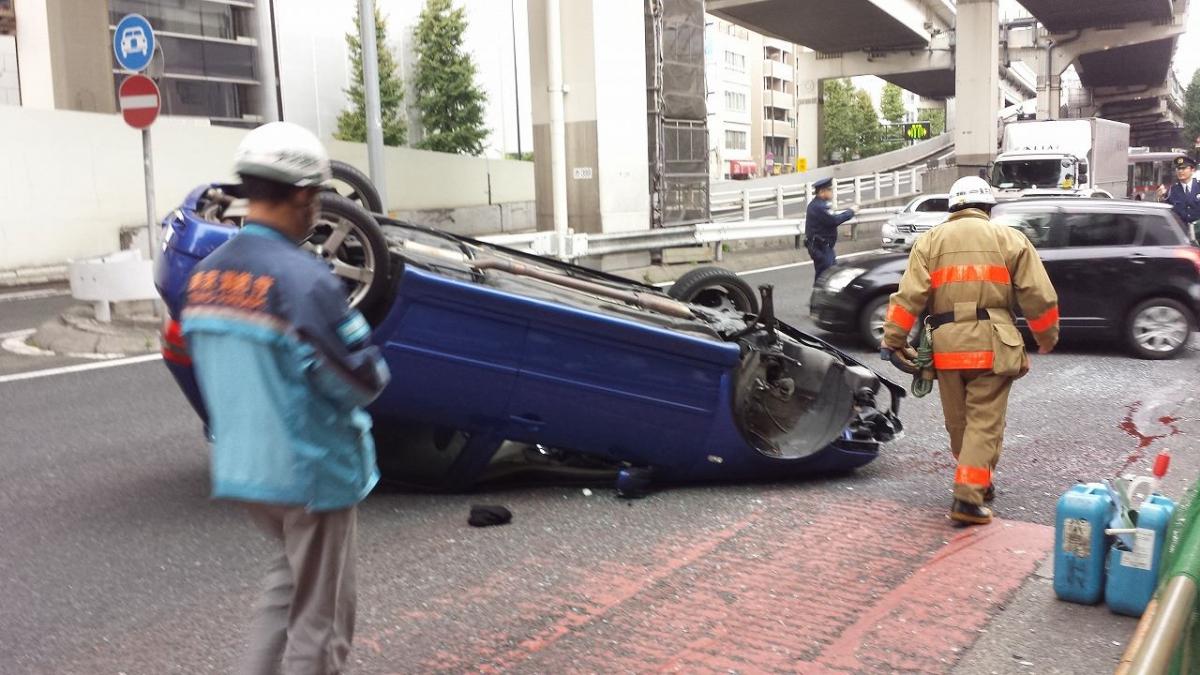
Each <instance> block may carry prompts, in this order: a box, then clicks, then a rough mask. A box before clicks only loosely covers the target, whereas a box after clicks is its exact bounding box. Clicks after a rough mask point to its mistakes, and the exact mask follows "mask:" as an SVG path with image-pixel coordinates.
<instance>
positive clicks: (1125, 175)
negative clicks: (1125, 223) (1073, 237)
mask: <svg viewBox="0 0 1200 675" xmlns="http://www.w3.org/2000/svg"><path fill="white" fill-rule="evenodd" d="M1128 182H1129V125H1128V124H1125V123H1122V122H1113V121H1112V120H1106V119H1101V118H1099V117H1088V118H1082V119H1067V120H1022V121H1017V122H1011V123H1009V124H1007V125H1005V127H1004V136H1003V140H1002V142H1001V146H1000V155H999V156H998V157H996V162H995V163H994V164H993V165H992V173H991V184H992V188H993V189H995V191H996V198H997V199H1000V200H1007V199H1017V198H1019V197H1030V196H1041V195H1060V196H1063V195H1072V196H1080V197H1114V196H1115V197H1124V196H1125V194H1126V193H1127V192H1128Z"/></svg>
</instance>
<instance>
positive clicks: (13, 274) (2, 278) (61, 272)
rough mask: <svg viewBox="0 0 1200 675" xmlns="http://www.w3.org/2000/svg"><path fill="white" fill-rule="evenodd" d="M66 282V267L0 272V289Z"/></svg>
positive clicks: (30, 268)
mask: <svg viewBox="0 0 1200 675" xmlns="http://www.w3.org/2000/svg"><path fill="white" fill-rule="evenodd" d="M66 280H67V266H66V265H48V266H44V267H25V268H21V269H15V270H0V288H18V287H21V286H36V285H38V284H49V283H54V282H58V281H66Z"/></svg>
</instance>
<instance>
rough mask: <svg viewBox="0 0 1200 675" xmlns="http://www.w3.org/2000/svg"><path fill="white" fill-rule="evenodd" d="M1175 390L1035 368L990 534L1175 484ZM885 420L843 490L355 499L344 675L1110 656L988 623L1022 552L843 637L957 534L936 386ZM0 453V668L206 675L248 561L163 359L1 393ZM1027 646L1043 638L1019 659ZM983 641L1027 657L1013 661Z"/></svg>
mask: <svg viewBox="0 0 1200 675" xmlns="http://www.w3.org/2000/svg"><path fill="white" fill-rule="evenodd" d="M811 276H812V271H811V267H793V268H788V269H784V270H778V271H774V272H768V273H760V274H752V275H749V276H748V278H749V279H750V280H751V281H752V282H753V283H773V284H775V285H776V288H777V291H776V298H777V301H778V302H779V303H780V304H779V307H778V310H779V312H780V314H781V315H782V318H784V319H785V320H788V321H791V322H794V323H796V324H798V325H801V326H806V325H808V322H807V319H806V318H805V315H806V307H805V302H806V299H807V295H808V285H809V284H810V282H811ZM39 302H42V303H43V304H41V305H38V306H22V304H21V303H16V304H13V303H10V304H7V305H0V321H2V322H5V323H0V326H3V330H9V329H11V330H17V329H18V328H21V327H32V326H34V325H36V322H32V321H29V319H33V318H36V317H33V316H31V315H29V314H30V313H32V314H36V313H38V312H45V311H47V310H48V309H50V308H51V305H52V304H53V303H51V304H45V301H39ZM21 312H26V314H24V315H23V314H20V313H21ZM47 318H48V317H47ZM22 324H28V326H25V325H22ZM3 330H0V332H3ZM834 339H835V341H836V342H838V344H841V345H843V346H845V347H846V348H847V349H850V350H851V351H854V352H855V353H858V354H860V355H862V356H863V358H865V359H871V358H872V357H871V355H870V354H869V353H867V352H866V351H865V350H863V349H861V348H860V347H859V346H858V345H856V344H854V343H853V342H848V341H845V340H842V339H840V338H834ZM868 363H869V364H870V365H872V366H874V365H875V364H876V363H877V361H870V360H868ZM6 367H7V368H9V371H8V372H13V370H12V368H14V366H11V364H10V365H9V366H6ZM30 367H31V366H28V365H26V366H22V368H24V369H26V370H28V369H29V368H30ZM897 375H898V374H897ZM1198 377H1200V354H1197V353H1196V351H1195V350H1193V351H1191V352H1189V353H1188V354H1187V355H1186V357H1185V358H1183V359H1181V360H1178V361H1173V362H1167V363H1153V362H1146V361H1135V360H1132V359H1130V358H1128V357H1126V356H1125V355H1124V354H1122V353H1120V352H1119V351H1117V350H1115V349H1114V348H1112V347H1109V346H1105V345H1073V346H1072V345H1067V346H1064V347H1063V348H1062V349H1060V350H1059V351H1058V352H1056V353H1055V354H1052V355H1049V356H1036V355H1035V356H1034V369H1033V372H1032V373H1031V374H1030V375H1029V376H1028V377H1027V378H1026V379H1024V380H1022V381H1021V382H1019V383H1017V386H1016V388H1015V389H1014V392H1013V396H1012V404H1011V409H1010V417H1009V424H1008V442H1007V444H1006V447H1005V455H1004V458H1003V460H1002V462H1001V466H1000V469H999V473H998V483H999V489H1000V496H999V498H998V501H997V502H996V505H997V509H998V511H999V513H1000V515H1001V516H1003V517H1004V518H1006V519H1009V520H1010V521H1012V522H1011V524H1010V525H1008V526H1005V525H997V526H994V529H993V530H991V531H992V532H1001V533H1004V532H1007V533H1008V534H1009V536H1010V537H1014V538H1016V540H1017V541H1018V543H1019V541H1020V537H1022V536H1028V537H1030V541H1031V542H1032V540H1033V538H1035V537H1040V538H1041V539H1039V541H1043V543H1042V544H1041V545H1042V546H1044V536H1045V528H1044V527H1042V528H1040V529H1038V526H1044V525H1048V524H1051V523H1052V520H1053V510H1054V502H1055V499H1056V498H1057V496H1058V495H1059V494H1060V493H1061V492H1062V491H1063V490H1064V489H1065V488H1066V487H1068V486H1069V485H1070V484H1072V483H1073V482H1074V481H1076V480H1079V479H1099V478H1103V477H1109V476H1114V475H1116V474H1118V473H1119V472H1121V471H1122V470H1124V469H1126V468H1127V467H1146V466H1148V462H1149V460H1150V459H1151V458H1152V454H1153V453H1154V452H1156V451H1157V450H1158V449H1160V448H1162V447H1170V448H1171V449H1172V450H1173V451H1174V452H1175V459H1174V468H1173V472H1172V478H1171V480H1172V483H1170V484H1169V485H1168V488H1169V489H1172V488H1173V489H1177V488H1178V485H1179V484H1180V483H1181V482H1182V480H1183V478H1184V477H1185V476H1186V477H1192V476H1195V475H1196V472H1197V468H1198V466H1200V461H1198V457H1197V455H1198V454H1200V453H1198V450H1200V449H1198V448H1197V444H1196V442H1195V440H1194V439H1195V437H1196V433H1197V432H1198V431H1200V428H1198V427H1200V425H1198V423H1197V420H1200V403H1198V402H1197V399H1196V396H1197V394H1196V386H1195V382H1196V381H1197V379H1198ZM903 415H904V419H905V421H906V424H907V428H908V432H907V434H906V436H905V437H904V438H903V439H901V440H899V441H897V442H895V443H893V444H891V445H890V446H888V447H887V448H886V449H885V451H884V452H883V454H882V455H881V457H880V459H879V460H877V461H876V462H874V463H873V464H871V465H869V466H868V467H866V468H864V469H862V470H860V471H859V472H857V473H856V474H854V475H850V476H841V477H835V478H824V479H818V480H809V481H797V482H790V483H783V484H771V483H768V484H748V485H747V484H743V485H711V486H698V487H686V488H674V489H668V490H663V491H661V492H658V493H656V494H654V495H653V496H651V497H648V498H646V499H643V500H639V501H635V502H623V501H619V500H617V499H615V498H613V497H612V495H611V493H610V491H609V490H607V489H604V488H597V489H596V490H595V491H594V493H593V494H591V495H590V496H589V495H585V494H584V493H583V492H582V491H581V490H580V489H579V488H577V487H576V488H560V487H541V488H536V489H523V490H510V491H502V492H494V493H490V494H486V495H425V494H408V493H396V492H380V493H377V494H375V495H372V496H371V498H369V499H368V500H367V501H366V502H365V503H364V505H363V507H362V512H361V522H360V530H359V537H360V539H359V542H360V572H359V622H358V633H357V640H356V644H355V651H354V654H353V658H354V660H355V669H354V672H359V673H389V672H462V671H467V670H472V671H484V672H487V671H493V672H494V671H504V670H508V671H515V672H566V671H568V670H571V671H576V672H587V671H607V672H625V671H632V670H644V669H646V668H654V669H660V670H667V671H674V672H705V671H710V672H715V671H722V672H724V671H730V670H731V671H739V672H741V671H754V670H756V669H757V670H781V671H782V670H790V671H792V672H813V671H811V670H808V669H807V665H806V664H808V663H809V662H810V661H813V660H822V659H823V660H824V661H822V662H823V663H843V664H845V663H850V664H851V665H843V666H840V667H839V669H837V672H863V673H866V672H884V671H887V670H897V669H902V668H907V669H910V670H917V671H929V672H950V671H951V670H952V669H954V668H955V667H957V668H958V669H959V670H960V671H962V672H1000V673H1007V672H1013V673H1017V672H1022V673H1025V672H1060V671H1059V670H1058V666H1056V665H1054V664H1055V663H1057V664H1066V669H1065V670H1062V671H1061V672H1071V671H1074V672H1092V671H1094V670H1103V669H1105V668H1111V665H1112V663H1113V659H1114V658H1115V656H1116V655H1119V654H1120V651H1121V649H1122V647H1121V646H1120V640H1121V639H1122V638H1121V635H1122V634H1124V635H1126V636H1127V634H1128V632H1129V631H1131V630H1132V622H1131V621H1129V620H1113V619H1110V618H1107V612H1106V610H1103V609H1098V608H1077V607H1076V606H1068V605H1061V604H1057V605H1053V607H1052V611H1054V612H1058V613H1059V614H1057V615H1055V616H1054V620H1053V621H1052V622H1051V623H1050V625H1046V621H1047V619H1046V612H1040V613H1039V612H1037V611H1030V612H1028V614H1029V615H1028V616H1025V615H1021V612H1019V611H1017V609H1016V605H1015V604H1012V605H1011V606H1012V607H1013V609H1011V610H1010V611H1008V612H1007V615H1006V612H1004V611H1003V610H1004V609H1005V606H1006V603H1017V601H1018V600H1020V598H1021V597H1022V596H1021V595H1020V594H1017V595H1014V593H1016V591H1015V590H1014V588H1015V587H1013V586H1012V583H1009V584H1008V586H1004V587H1001V584H1000V583H999V581H993V578H995V579H997V580H998V579H1000V578H1001V577H1002V576H1003V578H1004V579H1007V580H1008V582H1014V583H1018V584H1019V583H1021V582H1023V581H1024V579H1025V575H1026V574H1027V573H1028V572H1029V571H1030V569H1031V568H1029V566H1028V565H1026V566H1025V567H1020V569H1016V568H1014V570H1015V571H1013V572H1012V574H1009V575H1007V576H1004V575H1002V574H1001V571H1000V570H1001V568H1003V567H1004V564H1006V563H1009V562H1012V560H1010V559H1015V558H1016V557H1020V556H1021V555H1022V554H1023V553H1024V551H1022V550H1020V549H1023V548H1030V549H1032V548H1035V547H1034V546H1033V544H1031V545H1030V546H1029V547H1025V546H1019V545H1018V546H1008V548H1005V549H1004V551H1005V552H1006V554H1005V556H1003V557H1001V556H999V555H995V556H993V557H990V558H986V559H979V560H977V561H976V564H965V565H963V567H962V568H961V569H959V568H951V569H948V570H944V573H945V574H946V575H948V576H947V577H946V578H945V579H942V580H941V581H940V582H939V583H938V584H934V587H935V588H938V589H945V588H957V589H959V590H961V591H962V592H963V593H966V594H967V595H963V596H962V597H958V598H957V599H956V600H954V602H953V603H951V604H946V603H942V604H939V605H936V606H930V607H929V608H923V606H916V609H914V610H913V611H914V612H915V613H916V616H915V618H912V619H911V622H912V623H910V624H907V625H910V626H916V625H920V626H922V628H921V630H920V631H916V630H914V631H913V632H912V635H908V634H907V633H902V632H898V631H893V633H894V634H895V635H902V634H903V635H906V636H908V637H907V638H906V639H909V640H911V643H912V644H909V645H907V646H906V645H904V644H893V643H889V642H887V640H886V637H887V636H886V635H885V636H882V637H881V636H879V635H875V634H873V633H870V632H862V633H859V632H856V630H855V629H854V627H855V626H857V625H858V624H856V623H855V621H856V620H857V617H859V616H860V615H862V614H863V613H864V612H867V610H866V609H865V608H867V607H871V608H873V609H871V611H874V612H877V613H879V612H884V610H885V609H886V608H887V607H892V608H893V610H889V611H893V614H894V613H895V612H897V611H901V610H902V609H904V608H910V609H911V608H913V607H914V604H913V603H914V602H916V601H917V600H920V599H921V598H923V597H925V595H928V594H929V593H932V592H933V591H930V590H928V589H926V590H925V591H920V590H919V589H918V590H916V591H914V590H912V588H910V587H911V586H912V584H911V583H909V582H905V579H909V580H910V582H911V580H912V579H919V578H923V577H922V575H921V573H922V572H923V571H924V569H925V567H923V566H922V565H924V563H923V561H929V560H933V559H934V558H935V557H936V556H937V555H940V554H939V553H938V552H939V551H942V550H944V547H946V546H953V545H955V542H956V541H958V540H957V539H955V536H956V533H955V531H954V530H952V529H951V528H950V527H949V526H948V525H946V524H945V521H944V511H945V509H946V508H947V507H948V505H949V489H950V481H951V476H952V471H953V468H952V466H953V464H952V461H951V459H950V457H949V454H948V451H947V450H946V449H945V448H946V440H945V434H944V431H943V430H942V426H941V418H940V412H939V408H938V404H937V401H936V396H935V397H930V398H927V399H922V400H912V399H910V400H908V401H906V402H905V405H904V408H903ZM0 461H2V462H3V466H4V470H3V471H2V472H0V542H2V545H0V598H3V601H2V602H0V663H3V664H4V665H3V666H2V667H0V670H2V671H4V672H13V673H129V674H130V675H132V674H134V673H225V672H229V671H230V668H231V664H232V662H233V659H234V658H235V655H236V653H237V652H238V650H239V649H240V646H241V640H242V634H243V631H244V628H245V625H246V621H247V617H248V615H249V609H250V607H251V606H252V604H253V602H254V599H255V597H256V591H257V587H258V583H259V582H258V580H259V576H260V574H261V572H262V571H264V565H265V561H266V559H267V556H268V555H269V549H268V547H267V546H266V544H265V542H263V541H262V540H261V539H260V538H259V536H258V535H257V534H255V533H254V532H253V531H252V529H251V528H250V527H249V525H248V524H247V522H246V521H245V518H244V517H243V515H242V514H241V513H239V511H238V509H237V508H236V507H234V506H231V505H228V504H220V503H213V502H211V501H209V500H208V499H207V489H208V485H207V459H206V450H205V446H204V442H203V440H202V437H201V433H200V427H199V424H198V423H197V421H196V420H195V419H194V417H193V415H192V413H191V411H190V410H189V409H188V407H187V404H186V403H185V402H184V399H183V397H182V395H180V394H179V393H178V391H177V390H176V389H175V386H174V384H173V383H172V382H171V380H170V378H169V376H168V375H167V373H166V371H165V369H164V368H163V367H162V365H161V364H159V363H144V364H139V365H127V366H121V367H115V368H111V369H103V370H92V371H87V372H79V373H71V374H64V375H56V376H50V377H44V378H37V379H28V380H23V381H14V382H3V381H0ZM481 502H482V503H499V504H504V505H506V506H508V507H509V508H510V509H512V511H513V512H514V514H515V519H514V522H513V523H512V524H510V525H508V526H505V527H503V528H492V529H487V530H475V529H471V528H468V527H467V526H466V517H467V512H468V508H469V506H470V505H471V504H473V503H481ZM1023 523H1031V524H1034V525H1028V526H1026V525H1023ZM1004 528H1008V529H1007V530H1006V529H1004ZM1026 532H1028V533H1030V534H1028V535H1026V534H1024V533H1026ZM1022 564H1024V563H1022ZM1014 580H1015V581H1014ZM902 582H904V583H902ZM993 583H994V584H995V585H996V586H997V588H996V589H993V588H992V585H993ZM1043 586H1044V584H1043ZM903 588H908V589H909V590H908V591H907V592H908V593H910V594H909V595H904V594H903V593H901V595H899V596H895V595H894V594H895V593H897V592H899V591H897V589H903ZM1031 588H1032V589H1033V590H1029V589H1031ZM939 592H940V591H939ZM922 593H924V594H925V595H922ZM1020 593H1023V594H1029V593H1032V594H1033V600H1029V599H1028V598H1027V599H1026V604H1025V605H1024V606H1026V607H1031V606H1034V605H1030V604H1029V603H1030V602H1034V601H1037V600H1038V599H1041V600H1045V597H1046V591H1045V589H1044V588H1040V589H1039V588H1035V587H1032V586H1030V585H1029V584H1026V585H1025V587H1024V589H1023V590H1021V591H1020ZM980 594H983V595H980ZM881 598H882V599H883V600H881ZM887 598H896V599H897V603H896V604H895V605H891V604H887V603H886V602H884V600H886V599H887ZM913 598H916V600H914V599H913ZM900 600H902V602H900ZM880 607H883V609H879V608H880ZM1048 611H1049V610H1048ZM872 616H875V615H872ZM878 616H879V617H883V618H881V619H880V621H883V620H884V619H886V618H887V616H892V615H885V614H881V613H880V614H878ZM898 620H899V621H901V622H904V621H906V619H905V618H904V617H903V616H901V617H900V618H899V619H898ZM922 621H923V622H925V623H920V622H922ZM1039 621H1040V622H1041V623H1038V622H1039ZM989 630H990V631H992V633H991V634H988V635H986V636H985V638H984V639H983V640H979V641H978V643H975V642H976V641H975V638H976V637H978V636H979V635H983V634H984V633H985V632H986V631H989ZM948 631H949V632H948ZM1038 631H1042V632H1046V631H1049V633H1047V634H1046V635H1044V636H1042V637H1044V638H1045V639H1046V640H1050V641H1052V644H1050V645H1048V646H1043V647H1041V648H1039V647H1037V646H1036V644H1034V643H1036V641H1037V639H1038V635H1039V633H1038ZM997 634H999V635H997ZM922 635H924V636H926V637H924V638H922ZM846 636H849V637H846ZM1005 636H1008V637H1010V638H1013V639H1015V640H1016V641H1017V642H1016V644H1023V645H1033V646H1026V647H1022V648H1021V651H1020V652H1017V651H1016V648H1015V647H1010V646H1009V643H1008V642H1005V641H1004V638H1005ZM923 639H924V640H926V642H922V640H923ZM845 640H852V641H853V640H858V641H860V642H861V643H862V644H861V645H858V644H857V643H855V644H851V645H850V647H849V648H848V651H847V649H846V648H845V645H842V643H843V642H844V641H845ZM989 640H990V641H989ZM1114 642H1116V643H1117V644H1115V645H1114V644H1113V643H1114ZM868 643H869V644H868ZM839 645H842V647H839ZM914 645H915V646H914ZM1063 645H1071V649H1069V650H1065V651H1064V649H1063ZM839 649H841V651H839ZM1039 649H1041V650H1042V651H1041V652H1039ZM939 650H940V651H939ZM918 652H919V653H918ZM1056 654H1057V656H1056ZM738 655H741V656H740V657H739V656H738ZM747 655H750V656H747ZM851 657H852V658H851ZM738 658H742V659H743V660H740V661H739V660H737V659H738ZM848 658H849V659H850V661H846V659H848ZM922 658H924V659H925V660H923V661H922V660H920V659H922ZM745 659H750V661H746V660H745ZM839 659H840V660H839ZM1039 659H1045V660H1039ZM1055 659H1057V661H1055ZM747 664H748V665H747ZM1024 664H1031V665H1028V666H1027V665H1024Z"/></svg>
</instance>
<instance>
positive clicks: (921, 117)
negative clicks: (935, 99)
mask: <svg viewBox="0 0 1200 675" xmlns="http://www.w3.org/2000/svg"><path fill="white" fill-rule="evenodd" d="M917 120H918V121H921V122H929V127H930V129H929V133H930V135H931V136H937V135H938V134H942V133H945V132H946V111H945V110H942V109H941V108H925V109H922V110H918V111H917Z"/></svg>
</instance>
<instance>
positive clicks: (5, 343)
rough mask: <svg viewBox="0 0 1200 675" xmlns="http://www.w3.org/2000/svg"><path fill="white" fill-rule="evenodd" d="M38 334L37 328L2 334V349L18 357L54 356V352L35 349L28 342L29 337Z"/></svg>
mask: <svg viewBox="0 0 1200 675" xmlns="http://www.w3.org/2000/svg"><path fill="white" fill-rule="evenodd" d="M36 332H37V329H36V328H28V329H26V330H15V331H13V332H11V333H0V349H3V350H4V351H6V352H9V353H12V354H16V355H17V356H54V352H51V351H47V350H45V349H40V348H38V347H34V346H33V345H31V344H29V343H28V342H26V340H28V339H29V336H30V335H33V334H34V333H36Z"/></svg>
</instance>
